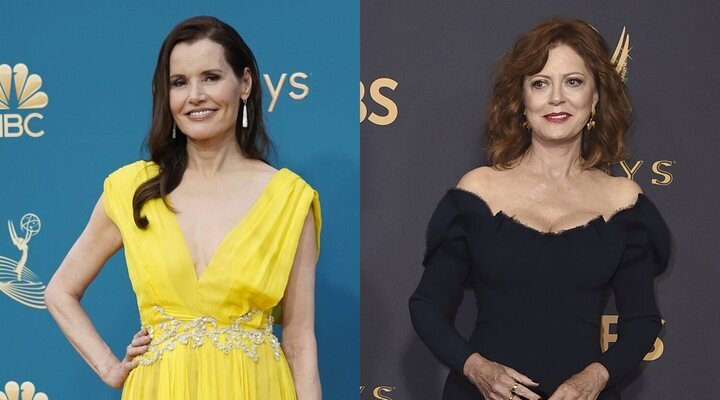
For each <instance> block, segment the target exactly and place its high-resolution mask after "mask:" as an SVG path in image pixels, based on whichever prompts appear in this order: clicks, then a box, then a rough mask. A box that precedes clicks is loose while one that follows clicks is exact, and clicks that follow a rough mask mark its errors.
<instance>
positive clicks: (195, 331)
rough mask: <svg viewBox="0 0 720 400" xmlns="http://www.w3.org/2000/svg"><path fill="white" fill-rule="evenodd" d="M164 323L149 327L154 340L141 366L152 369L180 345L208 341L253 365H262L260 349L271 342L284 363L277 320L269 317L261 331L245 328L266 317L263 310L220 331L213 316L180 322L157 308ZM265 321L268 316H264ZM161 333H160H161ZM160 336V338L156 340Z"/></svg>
mask: <svg viewBox="0 0 720 400" xmlns="http://www.w3.org/2000/svg"><path fill="white" fill-rule="evenodd" d="M153 310H155V311H157V312H158V313H159V314H160V315H161V317H162V320H163V322H161V323H159V324H156V325H148V326H147V329H148V333H149V334H150V336H151V337H152V341H151V342H150V345H148V350H147V351H146V352H145V353H143V354H141V355H139V356H137V357H136V359H138V360H139V361H140V365H151V364H153V363H155V362H156V361H158V360H159V359H161V358H162V355H163V354H164V353H165V352H167V351H171V350H174V349H175V345H176V343H179V344H182V345H188V344H189V345H190V346H192V347H193V348H197V347H200V346H202V345H203V343H205V341H210V343H212V344H213V345H214V346H215V347H216V348H218V349H219V350H221V351H222V352H223V353H225V354H227V353H229V352H230V350H233V349H237V350H242V351H243V353H245V355H247V356H248V357H250V359H252V360H253V361H255V362H257V361H258V353H257V346H258V345H261V344H263V343H265V342H267V343H268V344H269V345H270V346H271V347H272V349H273V352H274V354H273V358H275V359H276V360H279V359H280V353H281V350H280V341H279V340H278V338H277V337H276V336H275V335H274V334H273V332H272V327H273V317H272V315H271V314H267V323H266V324H265V325H264V326H262V325H261V326H260V327H259V328H258V329H248V328H246V327H245V326H243V324H245V323H248V322H250V321H251V320H252V319H253V317H255V316H256V315H258V314H263V312H262V311H260V310H255V309H253V310H250V311H248V312H247V313H245V314H243V315H241V316H239V317H237V318H235V319H234V320H233V322H232V323H231V324H230V325H229V326H226V327H218V321H217V320H216V319H215V318H213V317H210V316H203V317H198V318H195V319H193V320H179V319H177V318H175V317H173V316H172V315H170V314H168V313H167V312H166V311H165V310H164V309H163V308H162V307H160V306H154V307H153ZM263 319H265V315H263ZM157 331H159V332H157ZM156 333H158V334H159V335H157V336H156Z"/></svg>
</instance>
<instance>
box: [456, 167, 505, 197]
mask: <svg viewBox="0 0 720 400" xmlns="http://www.w3.org/2000/svg"><path fill="white" fill-rule="evenodd" d="M499 173H501V172H500V171H498V170H496V169H495V168H493V167H489V166H483V167H478V168H475V169H473V170H471V171H469V172H468V173H466V174H465V175H463V177H462V178H460V181H459V182H458V184H457V187H458V188H460V189H463V190H467V191H470V192H473V193H477V194H483V193H487V192H488V191H492V186H493V185H494V183H495V182H496V180H497V175H498V174H499Z"/></svg>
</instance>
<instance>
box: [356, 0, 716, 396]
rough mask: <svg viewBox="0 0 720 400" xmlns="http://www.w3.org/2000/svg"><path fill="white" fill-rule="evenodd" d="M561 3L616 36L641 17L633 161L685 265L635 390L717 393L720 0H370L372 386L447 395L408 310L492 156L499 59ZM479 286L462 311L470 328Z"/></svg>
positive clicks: (365, 255)
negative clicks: (466, 185)
mask: <svg viewBox="0 0 720 400" xmlns="http://www.w3.org/2000/svg"><path fill="white" fill-rule="evenodd" d="M552 16H562V17H577V18H581V19H584V20H586V21H588V22H590V23H591V24H592V25H593V26H595V27H596V28H597V29H598V30H599V31H600V33H602V34H603V36H604V37H605V39H606V40H607V41H608V43H609V45H610V47H611V50H612V49H614V47H615V45H616V43H617V42H618V40H619V38H620V32H621V31H622V29H623V27H627V33H629V35H630V43H631V51H630V55H631V60H630V62H629V71H628V79H627V85H628V87H629V93H630V96H631V99H632V101H633V105H634V108H635V121H634V124H633V127H632V129H631V133H632V134H631V138H630V141H629V143H630V147H631V149H632V150H633V155H632V156H631V157H630V158H629V159H628V160H626V165H627V167H629V168H628V169H632V167H637V170H636V171H635V172H634V174H633V178H634V179H635V180H636V181H637V182H638V183H639V184H640V185H641V186H642V187H643V189H644V191H645V192H646V193H647V194H648V196H649V197H650V198H651V199H652V200H653V201H654V202H655V204H656V205H657V206H658V208H659V209H660V211H661V213H662V215H663V216H664V218H665V220H666V222H667V223H668V225H669V227H670V230H671V232H672V236H673V248H672V251H673V256H672V259H671V265H670V268H669V269H668V271H667V272H666V273H665V274H664V275H662V276H661V277H660V278H659V279H658V281H657V285H656V287H657V290H658V296H659V302H660V307H661V311H662V312H663V316H664V319H665V320H666V324H665V327H664V329H663V331H662V332H661V334H660V340H661V341H662V348H656V349H655V350H656V351H655V356H656V357H657V356H659V358H657V359H656V360H654V361H647V362H643V366H642V368H641V369H642V374H641V375H640V376H639V377H636V378H635V379H632V380H630V381H629V382H627V383H626V386H627V388H626V389H625V391H624V393H623V394H624V398H627V399H640V400H643V399H705V398H707V399H710V398H713V399H714V398H718V397H717V389H716V388H715V382H716V379H715V378H716V377H717V376H718V372H720V368H719V367H718V366H717V362H716V360H718V359H719V358H720V346H719V345H718V344H717V337H718V332H719V329H718V328H719V327H720V320H719V319H718V316H719V315H720V312H719V308H720V307H719V305H720V294H718V287H719V286H720V285H719V284H720V276H719V275H720V274H719V273H718V268H717V265H718V262H719V261H720V252H719V251H718V248H719V247H720V246H718V239H717V232H718V226H719V225H720V218H719V217H718V211H720V210H719V208H720V207H718V198H719V197H720V196H719V195H720V190H719V189H718V186H717V184H718V181H719V180H718V178H717V173H718V171H720V162H718V160H717V157H716V149H717V148H718V146H719V145H720V139H719V138H718V134H719V133H720V129H719V128H718V124H719V122H718V118H720V112H719V111H718V108H719V107H720V68H719V67H720V39H719V38H720V25H718V22H717V20H718V19H719V18H720V6H718V3H716V2H713V1H709V0H707V1H685V2H678V1H672V2H671V1H642V2H623V1H603V2H599V1H542V2H527V1H496V2H489V1H482V2H481V1H469V0H463V1H453V2H443V1H431V0H395V1H392V2H387V1H380V0H363V1H362V14H361V21H362V22H361V23H362V30H361V31H362V36H361V43H362V44H361V48H362V58H361V79H362V83H361V86H362V88H361V103H362V104H361V110H360V119H361V132H362V134H361V145H362V164H361V165H362V166H361V175H362V177H361V193H362V194H361V212H362V225H361V238H362V239H361V241H362V243H361V254H362V257H361V268H362V269H361V271H362V273H361V338H362V339H361V371H362V372H361V385H362V386H361V388H360V398H361V399H393V400H401V399H402V400H410V399H412V400H415V399H418V400H421V399H436V398H439V396H440V393H441V388H442V384H443V381H444V377H445V375H446V371H447V370H446V369H445V368H444V367H443V366H442V365H441V364H440V363H439V362H438V361H436V360H435V358H434V357H433V356H432V355H431V354H430V352H429V351H428V350H427V349H426V348H425V346H424V345H423V344H422V343H421V342H420V341H419V339H418V338H417V337H416V335H415V332H414V331H413V329H412V326H411V324H410V320H409V316H408V311H407V298H408V297H409V295H410V294H411V292H412V290H413V289H414V288H415V285H416V284H417V282H418V280H419V278H420V274H421V272H422V267H421V265H420V261H421V257H422V252H423V248H424V234H425V227H426V224H427V221H428V219H429V217H430V215H431V213H432V211H433V209H434V207H435V206H436V204H437V202H438V201H439V199H440V198H441V196H442V195H443V193H444V192H445V191H446V190H447V189H448V188H450V187H452V186H454V185H455V184H456V183H457V181H458V179H459V178H460V177H461V176H462V175H463V174H464V173H465V172H466V171H468V170H470V169H472V168H474V167H476V166H478V165H485V164H486V160H485V155H484V151H483V149H482V145H483V143H482V140H481V134H482V127H483V124H484V119H485V116H486V109H487V104H488V98H489V94H490V87H491V86H490V85H491V78H492V74H493V71H494V68H495V65H496V61H497V60H498V59H499V57H500V56H501V54H502V53H503V52H504V51H507V50H508V49H509V48H510V47H511V46H512V45H513V44H514V42H515V41H516V40H517V38H518V37H519V35H521V34H522V33H523V32H525V31H527V30H528V29H530V28H531V27H532V26H534V25H535V24H537V23H538V22H540V21H542V20H544V19H547V18H549V17H552ZM362 89H364V90H362ZM363 92H364V93H363ZM640 162H642V163H640ZM616 167H617V168H616V170H617V171H616V172H617V174H624V173H625V172H624V170H623V168H622V166H621V165H617V166H616ZM471 297H472V295H471V294H470V293H468V294H467V295H466V301H465V303H464V304H463V306H462V307H461V310H460V312H459V315H458V327H459V329H460V330H461V332H465V333H469V330H470V328H471V324H472V321H473V320H474V312H475V311H474V308H473V306H472V305H471V304H470V303H472V302H471V301H469V298H471ZM607 314H609V315H612V314H614V307H613V304H612V299H611V301H610V303H609V305H608V309H607ZM541 329H552V327H542V328H541ZM611 332H613V331H612V329H611Z"/></svg>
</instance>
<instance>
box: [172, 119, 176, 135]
mask: <svg viewBox="0 0 720 400" xmlns="http://www.w3.org/2000/svg"><path fill="white" fill-rule="evenodd" d="M175 130H176V129H175V123H174V122H173V134H172V138H173V139H175V137H176V136H177V133H176V132H175Z"/></svg>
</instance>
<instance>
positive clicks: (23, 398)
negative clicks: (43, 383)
mask: <svg viewBox="0 0 720 400" xmlns="http://www.w3.org/2000/svg"><path fill="white" fill-rule="evenodd" d="M0 400H48V396H47V395H46V394H45V393H43V392H40V393H35V385H33V384H32V383H31V382H23V383H22V385H18V383H17V382H15V381H10V382H8V383H6V384H5V392H0Z"/></svg>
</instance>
